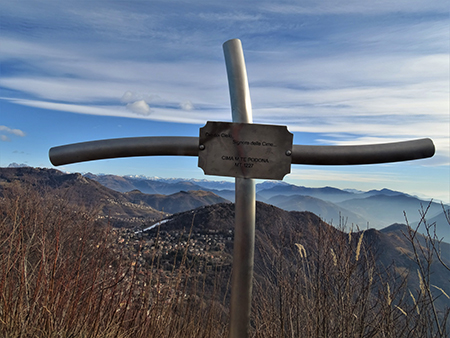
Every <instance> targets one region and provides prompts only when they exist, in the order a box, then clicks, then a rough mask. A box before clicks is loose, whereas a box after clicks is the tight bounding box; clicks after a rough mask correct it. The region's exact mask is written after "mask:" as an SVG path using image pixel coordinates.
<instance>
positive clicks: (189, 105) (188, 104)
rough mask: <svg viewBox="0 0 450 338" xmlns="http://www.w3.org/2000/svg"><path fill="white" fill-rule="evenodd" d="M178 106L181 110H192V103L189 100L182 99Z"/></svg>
mask: <svg viewBox="0 0 450 338" xmlns="http://www.w3.org/2000/svg"><path fill="white" fill-rule="evenodd" d="M180 108H181V109H183V110H187V111H191V110H194V105H193V104H192V102H191V101H184V102H182V103H180Z"/></svg>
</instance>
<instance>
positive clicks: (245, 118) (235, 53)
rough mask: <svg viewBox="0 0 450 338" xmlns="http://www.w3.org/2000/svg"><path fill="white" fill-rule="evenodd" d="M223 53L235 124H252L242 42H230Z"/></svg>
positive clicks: (234, 40)
mask: <svg viewBox="0 0 450 338" xmlns="http://www.w3.org/2000/svg"><path fill="white" fill-rule="evenodd" d="M223 52H224V55H225V64H226V66H227V75H228V87H229V89H230V101H231V114H232V116H233V122H238V123H252V122H253V115H252V103H251V100H250V90H249V88H248V80H247V70H246V68H245V60H244V52H243V50H242V44H241V41H240V40H238V39H233V40H228V41H227V42H225V43H224V44H223Z"/></svg>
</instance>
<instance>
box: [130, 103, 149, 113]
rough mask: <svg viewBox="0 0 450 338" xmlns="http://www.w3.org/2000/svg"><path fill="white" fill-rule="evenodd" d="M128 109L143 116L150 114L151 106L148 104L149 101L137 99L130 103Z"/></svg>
mask: <svg viewBox="0 0 450 338" xmlns="http://www.w3.org/2000/svg"><path fill="white" fill-rule="evenodd" d="M127 109H128V110H130V111H132V112H133V113H135V114H138V115H143V116H148V115H150V107H149V106H148V104H147V102H145V101H144V100H140V101H136V102H133V103H128V104H127Z"/></svg>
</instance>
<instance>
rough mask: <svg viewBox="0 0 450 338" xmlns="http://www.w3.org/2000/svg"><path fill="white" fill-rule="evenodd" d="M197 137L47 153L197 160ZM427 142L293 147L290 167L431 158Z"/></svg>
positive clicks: (113, 142)
mask: <svg viewBox="0 0 450 338" xmlns="http://www.w3.org/2000/svg"><path fill="white" fill-rule="evenodd" d="M198 152H199V138H198V137H130V138H118V139H109V140H100V141H91V142H82V143H74V144H69V145H64V146H59V147H54V148H51V149H50V152H49V156H50V161H51V162H52V164H53V165H55V166H58V165H64V164H70V163H78V162H85V161H93V160H101V159H108V158H119V157H134V156H198ZM434 152H435V148H434V144H433V141H431V140H430V139H428V138H425V139H419V140H413V141H405V142H396V143H384V144H373V145H355V146H305V145H296V144H294V145H293V147H292V155H291V156H292V164H311V165H355V164H376V163H388V162H400V161H410V160H417V159H421V158H427V157H432V156H433V155H434Z"/></svg>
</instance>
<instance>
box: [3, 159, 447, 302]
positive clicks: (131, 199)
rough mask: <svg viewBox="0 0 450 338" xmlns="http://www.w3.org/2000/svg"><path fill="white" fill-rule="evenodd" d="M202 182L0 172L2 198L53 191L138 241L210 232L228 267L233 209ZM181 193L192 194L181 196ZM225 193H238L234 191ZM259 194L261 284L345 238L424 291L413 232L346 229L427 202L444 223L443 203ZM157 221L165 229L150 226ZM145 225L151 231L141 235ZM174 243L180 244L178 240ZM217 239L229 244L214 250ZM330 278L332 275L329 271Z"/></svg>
mask: <svg viewBox="0 0 450 338" xmlns="http://www.w3.org/2000/svg"><path fill="white" fill-rule="evenodd" d="M100 181H102V182H103V184H107V185H110V186H113V187H116V189H118V187H121V188H122V189H125V188H126V189H130V188H131V190H129V191H127V192H119V191H117V190H114V189H111V188H108V187H107V186H104V185H103V184H100V183H99V182H100ZM200 184H201V182H199V183H198V184H194V183H193V182H183V181H178V182H170V183H167V182H160V181H156V180H147V179H142V178H130V177H119V176H112V175H108V177H99V176H96V175H92V174H89V175H84V176H83V175H81V174H78V173H75V174H65V173H62V172H61V171H58V170H55V169H42V168H31V167H23V168H0V198H8V196H11V194H12V193H13V192H14V191H20V190H21V191H22V195H21V196H23V197H24V198H26V196H27V191H29V190H31V189H32V190H36V191H38V192H42V196H44V195H45V194H44V193H50V194H52V195H53V196H56V197H58V198H61V199H63V200H65V201H67V203H73V204H76V205H77V206H78V207H80V208H82V209H83V208H85V209H91V210H94V211H96V212H97V214H98V217H99V220H100V221H103V222H104V223H106V222H108V223H109V224H110V225H112V226H114V227H128V228H131V229H130V230H132V231H131V232H130V233H131V236H137V237H139V238H140V239H138V240H141V239H143V240H146V238H147V237H149V238H150V237H151V236H152V233H153V234H154V235H155V234H158V235H157V236H163V235H162V234H161V235H160V234H159V231H160V230H163V232H165V233H179V232H182V231H186V230H187V229H191V230H190V231H189V230H187V231H188V232H190V233H192V234H193V236H198V238H199V241H200V238H201V236H203V235H204V234H208V236H209V238H210V239H211V242H205V243H206V244H205V246H204V248H203V247H202V250H203V251H202V252H203V254H204V255H205V256H206V257H211V259H217V257H219V258H220V255H223V256H224V257H226V259H225V260H224V261H223V262H229V261H230V257H231V253H232V248H233V245H232V238H233V232H234V205H233V203H231V202H230V201H227V200H226V199H224V198H223V197H220V196H219V194H215V193H213V192H212V191H207V189H206V188H204V187H201V186H200ZM138 187H140V188H141V189H142V190H146V189H149V190H150V189H153V191H157V192H158V193H153V194H148V193H145V192H144V191H142V190H140V189H138ZM182 188H183V189H186V188H188V189H190V190H188V191H186V190H181V191H180V190H178V191H177V189H182ZM213 190H215V189H213ZM223 190H227V191H228V192H232V190H229V189H223ZM215 191H222V190H215ZM258 192H259V196H260V197H261V198H264V199H267V200H269V201H271V202H273V204H272V203H265V202H257V205H256V246H255V279H257V280H258V283H259V282H261V283H263V281H264V283H266V282H267V281H270V280H271V279H273V276H272V275H271V274H272V273H273V271H276V269H277V268H279V267H277V266H276V265H277V264H286V266H293V268H295V265H296V264H302V263H301V259H300V258H301V255H303V252H300V256H299V251H298V250H297V248H300V246H301V247H302V250H304V253H305V255H311V254H312V253H314V252H315V253H316V254H317V253H319V252H320V248H321V247H322V246H323V245H324V243H326V242H327V241H328V243H329V244H328V245H331V244H330V243H332V244H333V245H335V244H336V245H337V246H335V247H334V250H338V249H340V245H339V241H341V244H344V243H348V245H350V252H351V254H352V255H354V253H355V252H359V249H358V248H359V247H360V246H361V244H360V242H362V243H363V244H364V248H367V250H369V249H370V253H371V255H372V254H373V257H375V259H376V264H377V265H378V266H379V267H380V268H382V269H390V270H391V272H392V274H393V276H394V277H395V278H400V277H407V280H408V285H409V288H410V289H411V290H417V288H418V287H419V286H420V283H421V281H420V278H421V277H419V276H418V274H417V265H416V263H415V262H414V259H412V258H413V257H414V255H415V253H414V252H415V251H414V248H413V246H412V245H411V242H410V239H408V238H409V236H410V234H412V233H413V232H412V231H413V229H412V228H411V227H409V226H407V225H405V224H399V223H395V224H389V226H386V227H384V228H383V229H381V230H377V229H373V228H371V229H366V228H363V227H360V229H358V228H357V227H356V226H355V227H354V228H353V229H352V228H351V227H349V226H348V224H347V225H346V226H344V225H343V224H342V223H343V222H345V220H343V217H346V216H345V214H346V213H347V215H350V216H348V217H349V218H350V217H354V218H355V220H357V221H358V222H359V221H360V222H362V221H363V220H364V221H365V218H364V216H365V217H367V218H368V217H369V216H370V217H373V218H374V219H376V217H375V215H374V213H377V212H378V213H380V214H379V215H378V216H379V219H386V220H387V219H389V217H397V216H396V214H393V215H391V214H389V213H390V212H391V210H393V209H394V208H395V203H398V204H397V205H398V206H400V208H404V209H406V208H412V207H410V206H411V205H416V207H417V208H420V204H423V205H424V207H428V206H429V208H428V212H431V211H432V212H434V213H436V216H434V218H433V217H431V218H430V221H432V220H435V221H436V222H438V221H440V214H439V212H438V207H441V206H440V205H438V204H437V205H434V204H429V205H428V204H425V202H424V201H420V200H419V199H417V198H415V197H412V196H408V195H406V194H403V193H397V192H393V191H387V190H384V191H378V192H377V191H370V192H367V193H361V192H349V191H343V190H339V189H335V188H330V187H326V188H321V189H315V188H305V187H296V186H292V185H289V184H286V183H282V184H276V183H274V182H267V183H263V184H261V185H259V186H258ZM164 193H166V194H164ZM307 194H309V195H313V196H309V195H307ZM319 197H320V198H319ZM344 197H347V198H344ZM358 197H359V198H358ZM330 200H331V201H330ZM333 201H334V202H333ZM274 204H279V205H282V204H283V205H285V208H286V209H290V208H292V209H295V208H298V209H300V206H309V208H316V207H317V208H321V209H320V212H319V213H318V214H314V213H312V212H309V211H296V210H284V209H283V208H279V207H277V206H275V205H274ZM389 204H392V205H391V206H390V207H391V208H388V207H389ZM289 205H290V206H291V207H289ZM364 207H366V208H367V210H366V209H364ZM441 208H442V207H441ZM353 210H356V212H355V211H353ZM1 213H2V211H1V210H0V214H1ZM336 214H337V215H338V219H339V220H340V222H341V224H337V223H333V224H332V225H330V224H329V223H331V222H329V223H327V222H326V217H335V215H336ZM360 217H362V218H363V219H360ZM152 224H156V225H158V226H155V227H151V225H152ZM410 224H412V223H410ZM333 225H335V226H333ZM338 225H340V226H338ZM447 226H449V225H448V223H447ZM146 228H147V229H149V228H151V229H150V230H148V231H142V229H146ZM139 229H141V231H139ZM343 230H346V231H343ZM154 235H153V236H154ZM172 237H177V236H172ZM161 238H162V237H161ZM415 240H417V241H419V242H418V243H419V245H420V246H419V247H421V248H426V246H427V242H426V240H425V237H423V236H421V235H420V234H417V235H416V236H415ZM127 241H128V240H127ZM127 241H125V243H126V242H127ZM175 241H179V238H178V239H175ZM213 241H216V242H217V243H219V242H220V243H219V244H221V245H222V244H223V245H222V246H221V245H219V244H217V245H215V246H214V245H213V244H214V242H213ZM323 241H324V242H323ZM208 243H210V244H208ZM428 243H429V242H428ZM176 245H177V244H176V243H172V244H171V246H170V247H172V248H175V247H176ZM346 245H347V244H346ZM438 249H439V252H440V254H441V259H442V261H443V262H444V264H446V265H447V266H450V245H449V244H447V243H445V242H441V243H440V244H439V247H438ZM165 250H166V249H165ZM170 250H172V249H167V252H166V253H165V256H167V257H169V258H170V259H171V257H172V256H171V254H170ZM280 253H282V259H283V262H284V263H283V262H281V261H277V257H281V256H280ZM337 254H338V252H337V251H333V250H331V251H329V250H328V251H327V252H326V253H323V255H325V256H324V257H325V258H326V262H328V263H327V264H333V263H332V262H333V259H337V258H336V257H335V255H337ZM357 255H358V254H357ZM193 257H194V256H193ZM213 257H214V258H213ZM327 257H328V258H327ZM346 257H347V258H348V256H345V255H344V256H343V257H342V258H344V259H347V258H346ZM367 257H369V256H367ZM419 257H420V259H421V260H422V261H423V258H424V256H423V254H422V253H421V252H419ZM311 258H312V257H311ZM324 262H325V261H324ZM227 264H228V263H227ZM227 266H228V267H229V264H228V265H226V266H225V268H226V269H229V268H227ZM330 268H332V267H330ZM429 268H430V278H431V280H430V283H431V285H433V286H435V289H433V290H432V291H433V296H434V297H436V299H437V300H436V306H437V307H438V308H445V307H448V306H450V301H449V299H448V298H447V297H445V296H443V295H449V294H450V287H449V285H450V284H449V283H448V281H449V280H450V272H449V270H448V269H446V268H445V266H444V265H442V264H440V262H438V261H436V260H434V261H432V262H431V265H430V267H429ZM227 271H228V270H227ZM324 273H325V275H326V276H328V275H327V273H326V272H324ZM325 275H324V276H325Z"/></svg>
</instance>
